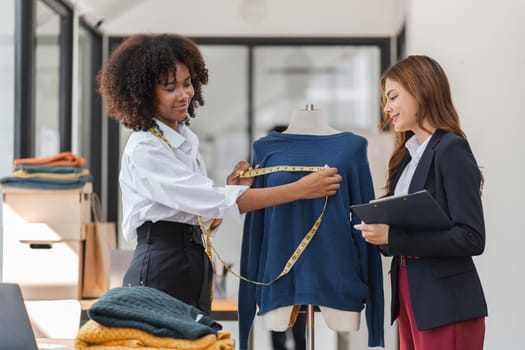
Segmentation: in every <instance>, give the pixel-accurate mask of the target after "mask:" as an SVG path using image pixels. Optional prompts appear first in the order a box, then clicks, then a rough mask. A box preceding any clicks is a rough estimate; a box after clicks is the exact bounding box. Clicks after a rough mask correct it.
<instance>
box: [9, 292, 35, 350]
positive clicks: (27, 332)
mask: <svg viewBox="0 0 525 350" xmlns="http://www.w3.org/2000/svg"><path fill="white" fill-rule="evenodd" d="M12 349H20V350H38V346H37V344H36V340H35V335H34V333H33V329H32V328H31V323H30V321H29V316H28V315H27V311H26V307H25V304H24V298H23V297H22V292H21V291H20V287H19V286H18V284H14V283H0V350H12Z"/></svg>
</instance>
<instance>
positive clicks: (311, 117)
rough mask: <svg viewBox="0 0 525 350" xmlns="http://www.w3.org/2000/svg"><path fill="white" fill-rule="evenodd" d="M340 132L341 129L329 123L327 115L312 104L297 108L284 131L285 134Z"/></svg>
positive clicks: (328, 133) (329, 133)
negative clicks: (304, 107)
mask: <svg viewBox="0 0 525 350" xmlns="http://www.w3.org/2000/svg"><path fill="white" fill-rule="evenodd" d="M339 132H341V131H339V130H336V129H334V128H332V127H331V126H330V125H329V123H328V119H327V117H326V115H325V114H324V113H323V112H322V111H321V110H319V109H313V107H312V105H308V106H307V108H306V109H298V110H295V111H294V112H293V114H292V118H291V119H290V123H289V124H288V128H287V129H286V130H284V131H283V133H285V134H305V135H331V134H336V133H339Z"/></svg>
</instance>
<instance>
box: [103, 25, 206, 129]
mask: <svg viewBox="0 0 525 350" xmlns="http://www.w3.org/2000/svg"><path fill="white" fill-rule="evenodd" d="M177 63H180V64H184V65H185V66H186V67H188V70H189V72H190V75H191V83H192V85H193V88H194V90H195V95H194V96H193V99H192V100H191V102H190V104H189V106H188V114H189V115H190V117H192V118H195V108H197V107H198V106H202V105H204V99H203V97H202V85H205V84H207V83H208V69H207V68H206V65H205V63H204V59H203V58H202V55H201V53H200V51H199V49H198V48H197V45H196V44H195V43H194V42H193V41H191V40H190V39H188V38H186V37H183V36H181V35H176V34H150V35H148V34H136V35H132V36H130V37H128V38H127V39H126V40H124V41H123V42H122V44H120V45H119V47H118V48H116V49H115V51H113V53H112V54H111V56H110V57H109V59H108V61H107V62H106V63H105V64H104V66H103V67H102V69H101V70H100V72H99V73H98V74H97V82H98V85H99V88H98V91H99V93H100V94H101V95H102V96H103V97H105V99H106V100H105V102H106V111H107V113H108V115H109V116H110V117H111V118H113V119H115V120H117V121H119V122H120V123H122V125H124V126H125V127H126V128H129V129H132V130H135V131H139V130H148V129H149V128H151V127H153V126H154V125H155V121H154V120H153V117H154V116H155V115H156V113H157V101H156V96H155V86H156V85H157V84H158V83H159V82H166V81H167V80H168V79H169V77H170V76H175V75H176V64H177ZM186 123H187V124H189V123H188V122H187V121H186Z"/></svg>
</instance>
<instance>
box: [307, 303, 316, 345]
mask: <svg viewBox="0 0 525 350" xmlns="http://www.w3.org/2000/svg"><path fill="white" fill-rule="evenodd" d="M314 316H315V314H314V306H313V305H310V304H309V305H306V350H314V346H315V345H314V338H315V337H314V323H315V317H314Z"/></svg>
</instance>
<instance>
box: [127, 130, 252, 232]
mask: <svg viewBox="0 0 525 350" xmlns="http://www.w3.org/2000/svg"><path fill="white" fill-rule="evenodd" d="M156 123H157V125H158V126H159V129H160V131H161V132H162V133H163V135H164V137H165V138H166V139H167V140H168V141H169V143H170V144H171V147H170V146H169V145H168V144H167V143H166V142H164V141H163V140H162V139H160V138H159V137H157V136H155V135H153V134H152V133H150V132H147V131H137V132H133V133H132V134H131V135H130V137H129V139H128V142H127V144H126V147H125V149H124V152H123V154H122V160H121V169H120V177H119V182H120V189H121V192H122V209H123V219H122V232H123V235H124V238H125V239H127V240H133V239H135V238H136V236H137V235H136V229H137V228H138V227H139V226H140V225H142V224H143V223H144V222H145V221H152V222H156V221H160V220H164V221H176V222H182V223H187V224H192V225H196V224H198V221H197V218H198V217H199V216H202V217H205V218H223V217H227V216H230V217H231V216H233V217H239V216H240V213H239V208H238V206H237V198H239V196H240V195H241V194H243V193H244V192H245V191H246V190H247V189H248V187H247V186H235V185H226V186H224V187H216V186H215V185H214V183H213V180H211V179H210V178H208V177H207V175H206V166H205V164H204V161H203V159H202V157H201V155H200V154H199V152H198V146H199V141H198V138H197V136H196V135H195V134H194V133H193V132H192V131H191V130H190V128H188V127H186V126H185V125H180V126H179V132H176V131H175V130H173V129H171V128H169V127H168V126H167V125H165V124H163V123H162V122H160V121H159V120H156Z"/></svg>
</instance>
